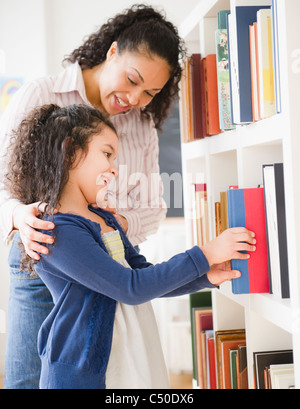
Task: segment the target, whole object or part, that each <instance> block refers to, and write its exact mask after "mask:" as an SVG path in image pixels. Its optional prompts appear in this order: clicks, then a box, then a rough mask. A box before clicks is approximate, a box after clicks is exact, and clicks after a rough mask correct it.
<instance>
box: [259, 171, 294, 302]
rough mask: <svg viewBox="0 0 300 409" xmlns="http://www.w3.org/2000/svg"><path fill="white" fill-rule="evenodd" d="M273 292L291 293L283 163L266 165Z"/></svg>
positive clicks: (269, 255)
mask: <svg viewBox="0 0 300 409" xmlns="http://www.w3.org/2000/svg"><path fill="white" fill-rule="evenodd" d="M263 181H264V195H265V213H266V232H267V243H268V247H267V249H268V253H267V255H268V266H269V267H268V269H269V283H270V293H271V294H274V295H276V296H278V297H280V298H289V297H290V286H289V266H288V254H287V231H286V212H285V192H284V170H283V163H275V164H269V165H263Z"/></svg>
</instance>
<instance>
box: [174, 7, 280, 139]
mask: <svg viewBox="0 0 300 409" xmlns="http://www.w3.org/2000/svg"><path fill="white" fill-rule="evenodd" d="M247 3H249V5H246V4H247ZM232 5H233V6H232V9H231V11H230V10H222V11H220V12H219V13H218V29H217V30H216V33H215V43H216V54H209V55H207V56H205V57H204V58H202V56H201V55H200V54H192V56H191V57H189V58H188V59H187V60H186V62H185V64H184V70H183V77H182V81H181V113H182V115H181V117H182V128H183V141H184V142H189V141H193V140H195V139H201V138H204V137H207V136H211V135H215V134H219V133H220V132H223V131H226V130H230V129H234V128H235V126H236V125H242V124H249V123H251V122H255V121H258V120H261V119H264V118H267V117H270V116H272V115H275V114H276V113H280V112H281V96H280V70H279V51H278V29H277V0H273V1H272V0H261V5H260V6H257V5H256V6H253V5H252V4H251V1H250V0H249V1H245V5H244V6H235V2H234V1H233V2H232Z"/></svg>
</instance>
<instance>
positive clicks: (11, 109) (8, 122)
mask: <svg viewBox="0 0 300 409" xmlns="http://www.w3.org/2000/svg"><path fill="white" fill-rule="evenodd" d="M44 103H45V101H43V99H42V97H41V92H40V89H39V87H38V86H37V85H36V83H35V82H31V83H28V84H26V85H24V86H23V87H22V88H21V89H20V90H19V91H18V92H17V94H16V95H15V96H14V98H13V100H12V101H11V102H10V104H9V105H8V107H7V108H6V110H5V112H4V114H3V116H2V117H1V121H0V152H1V157H0V175H1V177H0V232H1V234H2V236H3V238H4V241H6V242H8V241H9V239H10V236H11V233H12V232H13V230H15V229H17V230H19V231H20V235H21V238H22V241H23V243H24V245H25V248H26V251H27V253H28V254H29V255H30V256H31V257H34V256H37V254H36V253H35V252H33V251H31V250H30V249H35V251H42V246H41V245H40V244H38V243H37V241H39V242H47V240H48V237H47V236H46V235H42V234H41V233H40V232H37V231H35V230H34V229H33V227H35V228H38V229H44V230H47V229H48V227H47V226H48V224H49V223H46V222H44V221H42V220H40V219H37V218H36V216H37V209H36V206H37V204H34V205H28V206H25V205H22V204H21V203H20V202H19V201H18V200H15V199H13V198H11V196H10V193H9V192H8V190H7V189H6V187H5V184H4V179H5V174H6V172H7V166H8V161H9V156H8V154H7V149H8V148H9V146H10V143H11V138H12V131H13V130H15V129H16V128H17V127H18V126H19V124H20V122H21V121H22V120H23V119H24V118H25V116H26V115H27V114H28V112H30V111H31V110H32V109H33V108H35V107H37V106H40V105H43V104H44ZM52 228H53V227H52ZM45 249H46V248H45ZM46 250H47V249H46Z"/></svg>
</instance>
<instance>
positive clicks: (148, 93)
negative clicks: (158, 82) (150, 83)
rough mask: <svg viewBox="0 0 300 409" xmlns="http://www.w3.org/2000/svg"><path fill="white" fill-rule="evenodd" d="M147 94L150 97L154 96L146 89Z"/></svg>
mask: <svg viewBox="0 0 300 409" xmlns="http://www.w3.org/2000/svg"><path fill="white" fill-rule="evenodd" d="M146 94H147V95H148V96H149V97H150V98H154V95H152V94H150V92H148V91H146Z"/></svg>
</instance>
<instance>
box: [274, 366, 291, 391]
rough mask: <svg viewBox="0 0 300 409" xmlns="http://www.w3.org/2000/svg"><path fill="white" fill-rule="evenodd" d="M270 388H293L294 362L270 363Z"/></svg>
mask: <svg viewBox="0 0 300 409" xmlns="http://www.w3.org/2000/svg"><path fill="white" fill-rule="evenodd" d="M268 377H269V388H268V389H291V388H293V387H294V386H295V373H294V364H281V365H280V364H279V365H270V366H269V367H268Z"/></svg>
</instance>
